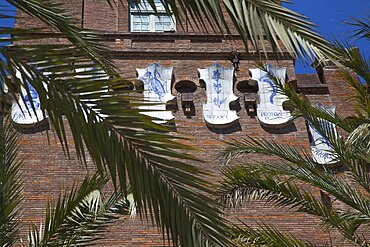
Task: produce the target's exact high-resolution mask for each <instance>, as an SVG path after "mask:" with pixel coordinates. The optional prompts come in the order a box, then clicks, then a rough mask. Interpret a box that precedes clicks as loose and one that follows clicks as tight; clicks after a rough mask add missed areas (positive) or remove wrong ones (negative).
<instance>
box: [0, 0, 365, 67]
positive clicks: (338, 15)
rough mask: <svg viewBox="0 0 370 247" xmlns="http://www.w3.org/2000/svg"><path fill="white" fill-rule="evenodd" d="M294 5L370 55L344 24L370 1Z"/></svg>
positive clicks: (308, 0) (326, 32)
mask: <svg viewBox="0 0 370 247" xmlns="http://www.w3.org/2000/svg"><path fill="white" fill-rule="evenodd" d="M291 1H292V2H293V4H288V5H287V7H288V8H290V9H293V10H295V11H297V12H298V13H301V14H303V15H305V16H308V17H309V18H310V20H311V21H312V22H313V23H315V24H316V25H317V29H318V31H319V33H320V34H321V35H323V36H324V37H325V38H327V39H329V40H330V39H333V38H336V39H339V40H346V41H350V42H351V43H352V44H353V45H356V46H358V47H360V49H361V50H362V51H363V52H365V53H366V54H367V55H370V42H369V41H366V40H360V41H356V40H354V39H351V38H350V37H351V32H350V30H351V27H350V26H348V25H346V24H344V22H345V21H346V20H348V19H350V18H352V17H355V18H365V17H367V16H370V1H369V0H291ZM4 5H7V2H6V1H5V0H0V10H3V9H4ZM13 23H14V21H13V20H7V21H5V20H4V19H1V25H0V26H2V27H3V26H12V25H13ZM296 72H297V73H313V72H314V70H313V69H310V68H309V67H307V66H303V65H301V64H297V66H296Z"/></svg>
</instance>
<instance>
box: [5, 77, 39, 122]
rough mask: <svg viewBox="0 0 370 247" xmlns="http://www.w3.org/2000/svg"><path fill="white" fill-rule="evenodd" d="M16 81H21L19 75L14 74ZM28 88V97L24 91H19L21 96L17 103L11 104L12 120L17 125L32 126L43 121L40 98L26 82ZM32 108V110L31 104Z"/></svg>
mask: <svg viewBox="0 0 370 247" xmlns="http://www.w3.org/2000/svg"><path fill="white" fill-rule="evenodd" d="M16 76H17V78H18V79H20V80H22V76H21V73H20V72H19V71H17V72H16ZM27 85H28V88H29V95H28V94H27V91H26V89H24V88H22V89H21V94H22V96H23V97H24V101H23V100H22V96H21V95H20V96H19V98H18V103H17V102H13V105H12V113H11V116H12V119H13V121H14V122H15V123H17V124H19V125H34V124H37V123H39V122H41V121H43V120H44V118H45V117H44V114H43V112H42V109H41V104H40V98H39V95H38V93H37V92H36V90H35V89H34V88H33V87H32V85H31V84H30V83H28V82H27ZM31 102H32V103H33V107H34V109H33V108H32V103H31Z"/></svg>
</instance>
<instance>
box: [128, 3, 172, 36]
mask: <svg viewBox="0 0 370 247" xmlns="http://www.w3.org/2000/svg"><path fill="white" fill-rule="evenodd" d="M154 3H155V7H156V9H157V13H155V12H154V10H153V8H152V7H151V6H150V4H149V3H148V2H147V1H146V0H144V1H141V3H140V4H137V3H132V4H131V6H130V31H131V32H174V31H176V24H175V19H174V17H173V14H171V15H168V13H167V12H166V9H165V7H164V5H163V4H162V3H161V0H154Z"/></svg>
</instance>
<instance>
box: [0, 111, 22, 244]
mask: <svg viewBox="0 0 370 247" xmlns="http://www.w3.org/2000/svg"><path fill="white" fill-rule="evenodd" d="M18 138H19V134H18V133H17V132H16V131H15V130H14V129H13V128H12V125H11V122H10V120H9V119H7V118H5V119H4V116H0V245H1V246H13V244H14V243H15V242H16V241H17V239H18V237H19V236H18V231H19V230H18V228H17V226H18V218H19V216H20V202H21V201H22V199H23V195H22V189H23V183H22V179H21V174H20V167H21V165H22V162H21V161H20V160H19V158H18V157H17V151H18Z"/></svg>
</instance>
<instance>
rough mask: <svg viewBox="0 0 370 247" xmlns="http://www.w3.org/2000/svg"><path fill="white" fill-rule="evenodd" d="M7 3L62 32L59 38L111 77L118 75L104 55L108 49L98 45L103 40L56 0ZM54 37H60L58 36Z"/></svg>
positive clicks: (14, 0) (8, 0) (17, 0)
mask: <svg viewBox="0 0 370 247" xmlns="http://www.w3.org/2000/svg"><path fill="white" fill-rule="evenodd" d="M7 2H8V3H10V4H12V5H13V6H15V7H16V8H17V9H18V10H21V11H24V12H25V13H27V14H29V15H31V16H34V17H36V18H37V19H38V20H40V21H42V22H43V23H45V24H46V25H47V26H48V27H50V28H55V29H56V31H57V32H60V33H59V38H66V39H67V40H68V41H69V42H71V43H72V44H73V45H74V46H75V47H77V48H78V49H79V51H80V52H83V53H84V55H85V56H86V57H88V58H90V59H92V60H93V61H95V62H96V63H98V64H99V65H100V66H101V67H103V68H104V70H105V71H106V72H107V73H108V74H109V75H115V76H116V75H117V74H116V72H115V71H114V69H113V68H114V66H113V64H112V62H110V61H109V60H108V59H107V58H106V56H105V55H104V54H106V53H107V49H106V47H104V45H103V44H101V43H98V41H99V40H100V41H101V39H100V38H99V37H98V36H97V35H96V33H94V32H91V31H88V30H84V29H81V28H79V27H78V25H77V24H78V23H77V21H76V20H75V19H74V18H73V17H72V16H70V14H69V11H68V10H66V9H65V7H64V6H63V4H61V3H59V2H57V1H54V0H44V1H37V0H27V1H26V0H7ZM30 31H32V30H30ZM52 36H58V34H54V35H51V37H52ZM51 37H49V38H51Z"/></svg>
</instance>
